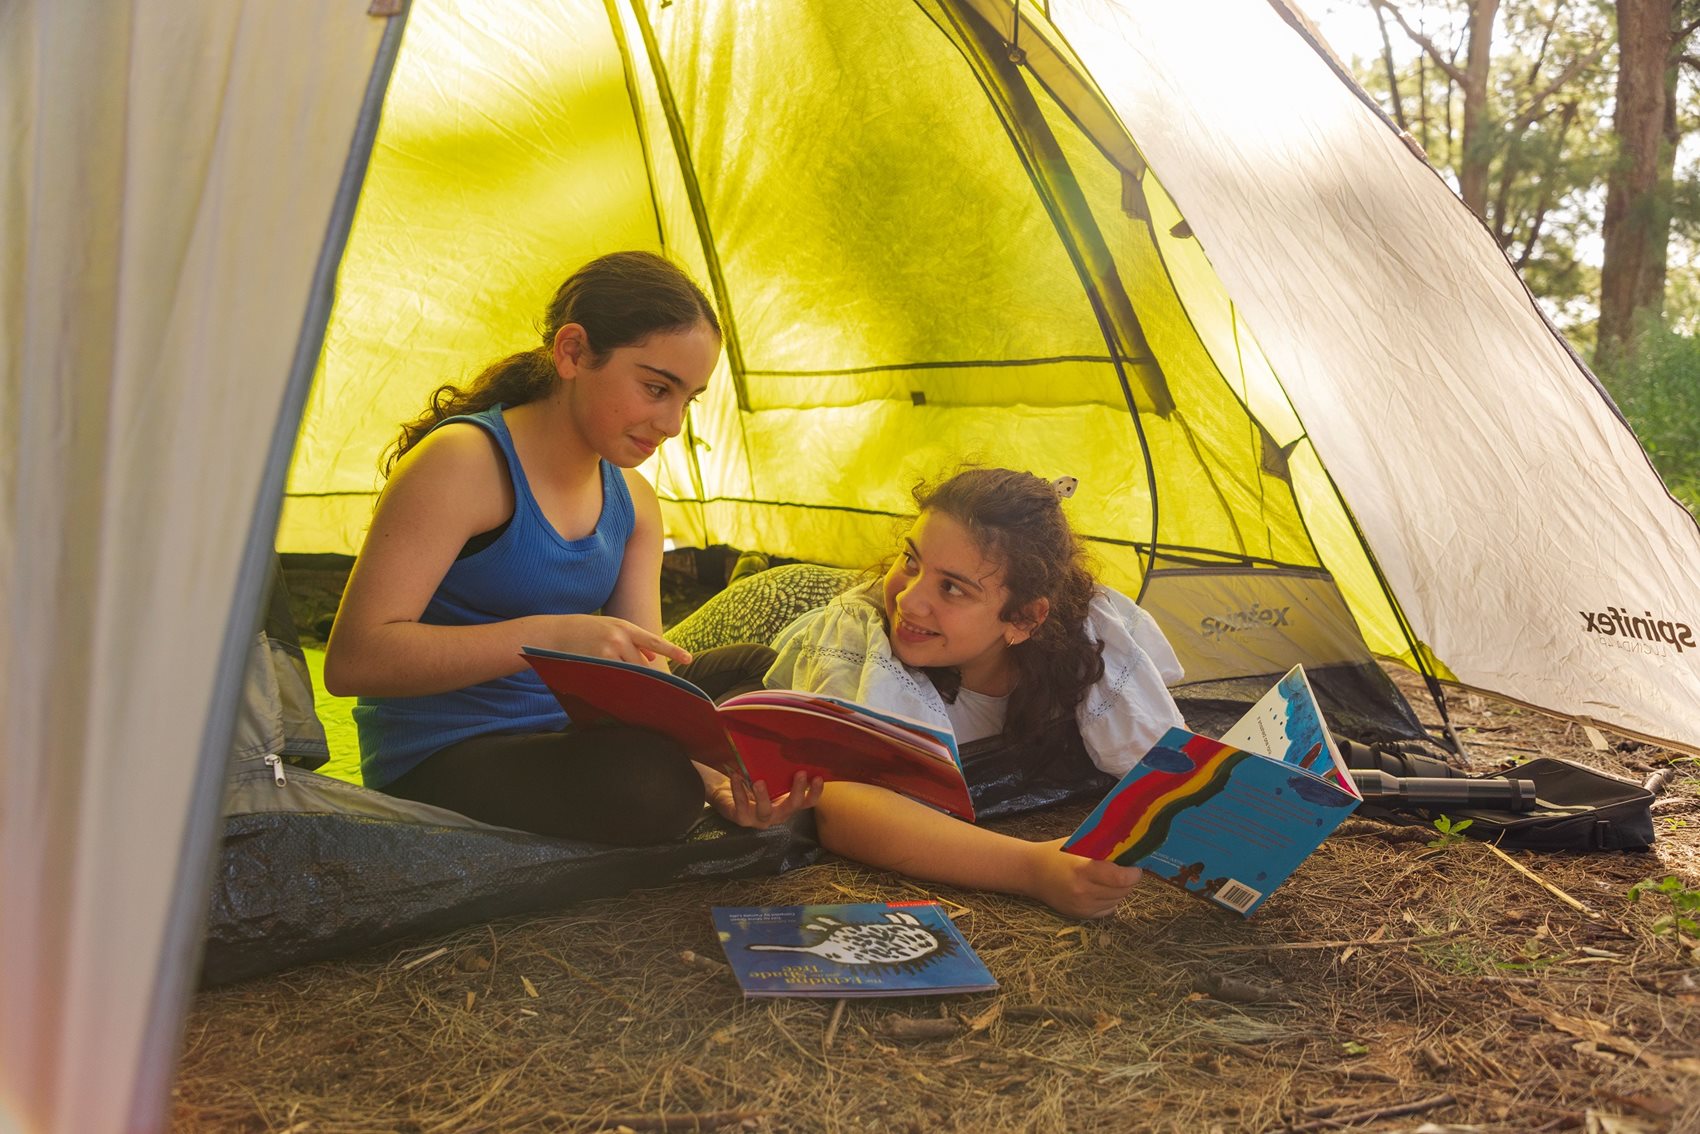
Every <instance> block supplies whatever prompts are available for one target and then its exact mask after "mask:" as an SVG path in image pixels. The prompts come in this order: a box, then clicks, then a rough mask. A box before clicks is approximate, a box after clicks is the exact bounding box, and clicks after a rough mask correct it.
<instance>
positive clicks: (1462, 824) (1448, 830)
mask: <svg viewBox="0 0 1700 1134" xmlns="http://www.w3.org/2000/svg"><path fill="white" fill-rule="evenodd" d="M1474 822H1475V820H1474V819H1464V820H1461V821H1459V822H1456V823H1454V822H1453V821H1452V820H1451V819H1449V818H1447V817H1446V816H1445V815H1442V816H1441V817H1440V818H1438V819H1436V820H1435V821H1434V829H1435V830H1436V831H1439V832H1440V838H1438V839H1430V840H1429V843H1428V845H1429V846H1431V847H1433V848H1435V849H1436V850H1446V849H1447V848H1448V847H1451V846H1454V845H1456V844H1458V843H1461V842H1463V841H1464V832H1465V831H1466V830H1467V829H1468V828H1469V827H1470V825H1471V824H1472V823H1474Z"/></svg>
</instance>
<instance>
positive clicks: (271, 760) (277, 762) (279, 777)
mask: <svg viewBox="0 0 1700 1134" xmlns="http://www.w3.org/2000/svg"><path fill="white" fill-rule="evenodd" d="M265 763H266V765H267V766H268V767H270V768H271V770H272V783H274V784H276V785H277V786H278V787H282V786H284V784H286V783H288V782H289V781H288V780H285V779H284V778H283V757H282V756H278V755H275V754H274V755H271V756H267V757H266V759H265Z"/></svg>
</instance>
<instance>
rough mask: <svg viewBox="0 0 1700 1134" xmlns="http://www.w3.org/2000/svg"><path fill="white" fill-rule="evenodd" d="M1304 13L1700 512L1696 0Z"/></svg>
mask: <svg viewBox="0 0 1700 1134" xmlns="http://www.w3.org/2000/svg"><path fill="white" fill-rule="evenodd" d="M1307 7H1308V8H1309V11H1310V14H1311V15H1312V16H1313V17H1314V19H1315V21H1316V23H1317V26H1318V28H1319V29H1320V30H1321V32H1322V34H1323V36H1324V37H1325V38H1326V39H1327V40H1328V42H1329V45H1330V46H1331V47H1332V48H1333V49H1334V51H1335V52H1336V53H1337V54H1338V56H1339V58H1340V60H1341V61H1342V62H1343V63H1344V64H1345V65H1346V66H1348V67H1349V68H1350V69H1351V71H1352V73H1353V74H1354V75H1355V76H1356V78H1357V80H1358V82H1359V83H1360V84H1362V86H1363V87H1364V88H1365V89H1366V90H1367V91H1368V92H1369V93H1370V94H1371V95H1372V96H1373V97H1374V98H1375V99H1376V101H1377V102H1379V103H1380V105H1381V107H1382V109H1383V110H1385V111H1386V112H1387V114H1388V116H1389V117H1390V118H1392V119H1393V121H1394V122H1395V123H1397V124H1398V126H1399V127H1400V129H1402V130H1404V131H1405V132H1406V134H1407V135H1409V137H1410V140H1411V142H1412V143H1413V144H1414V145H1416V146H1417V147H1419V148H1420V149H1421V150H1422V152H1423V153H1424V154H1426V155H1427V157H1428V160H1429V161H1430V162H1431V163H1432V164H1433V165H1434V167H1435V168H1436V169H1437V170H1439V171H1440V172H1441V174H1442V175H1443V176H1444V177H1446V179H1447V180H1448V181H1449V182H1450V183H1451V185H1452V187H1453V188H1454V189H1455V190H1456V191H1457V192H1458V195H1459V196H1460V197H1462V198H1463V200H1464V203H1465V204H1466V205H1468V206H1469V207H1470V208H1471V209H1472V210H1473V211H1474V212H1475V214H1476V216H1477V217H1478V218H1480V220H1481V222H1482V223H1483V224H1484V225H1485V226H1487V229H1488V231H1489V232H1491V233H1492V234H1493V236H1494V239H1496V240H1497V241H1498V242H1499V245H1500V247H1501V248H1502V249H1504V251H1505V254H1506V256H1507V258H1509V259H1510V261H1511V262H1512V264H1514V265H1515V266H1516V267H1517V270H1518V271H1519V272H1520V273H1521V274H1522V276H1523V279H1524V281H1525V282H1526V283H1527V284H1528V287H1529V289H1530V290H1531V291H1532V292H1533V293H1534V295H1535V297H1536V299H1538V300H1539V301H1540V303H1541V306H1542V307H1543V308H1544V309H1545V310H1546V312H1547V314H1548V316H1549V317H1550V318H1551V319H1552V320H1553V322H1554V323H1555V324H1557V326H1558V327H1559V329H1560V330H1561V331H1562V332H1563V333H1564V335H1565V337H1566V338H1568V339H1569V340H1570V342H1571V344H1572V345H1573V346H1574V347H1575V348H1576V350H1577V351H1578V352H1579V353H1580V354H1581V355H1582V356H1583V357H1584V358H1585V359H1586V360H1587V361H1588V362H1589V363H1590V365H1591V366H1592V368H1593V371H1594V373H1595V374H1596V375H1597V376H1598V377H1599V379H1600V380H1601V382H1602V383H1603V384H1604V385H1605V387H1606V389H1607V390H1608V391H1609V392H1610V394H1611V396H1612V398H1613V400H1615V401H1616V403H1617V405H1618V407H1619V409H1621V410H1622V412H1623V415H1624V416H1625V417H1626V418H1627V419H1628V421H1629V423H1630V425H1631V426H1632V427H1633V428H1634V430H1635V433H1636V435H1637V436H1638V437H1639V438H1640V440H1641V443H1642V445H1643V446H1645V447H1646V449H1647V452H1648V453H1649V454H1650V455H1651V457H1652V460H1653V463H1654V465H1655V466H1656V467H1657V468H1658V470H1659V473H1660V475H1661V476H1663V477H1664V480H1665V483H1666V485H1667V486H1669V488H1670V490H1671V492H1672V493H1673V494H1674V495H1675V496H1676V497H1677V498H1678V499H1680V500H1681V501H1682V502H1683V503H1684V504H1685V505H1687V507H1688V509H1689V510H1690V511H1691V512H1694V513H1695V514H1696V515H1700V34H1697V33H1700V0H1316V2H1314V3H1313V4H1312V5H1309V6H1307ZM1505 380H1506V381H1508V382H1514V381H1516V375H1509V374H1508V375H1505Z"/></svg>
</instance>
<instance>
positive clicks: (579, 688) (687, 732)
mask: <svg viewBox="0 0 1700 1134" xmlns="http://www.w3.org/2000/svg"><path fill="white" fill-rule="evenodd" d="M526 660H527V661H528V662H530V663H531V666H532V668H533V669H535V670H536V671H537V675H538V676H539V677H541V678H542V679H543V683H544V684H545V685H547V686H548V687H549V690H550V692H552V693H554V694H555V699H556V700H557V701H559V702H561V707H562V708H563V709H565V710H566V711H567V716H569V717H571V718H572V720H573V723H574V724H575V725H580V726H585V727H590V726H595V725H600V724H624V725H630V726H632V727H634V728H646V729H649V730H650V731H651V732H658V733H660V734H661V735H663V736H667V737H671V738H672V739H673V740H676V741H678V742H679V744H680V745H681V746H682V747H683V748H684V749H685V751H686V752H688V753H689V754H690V756H691V759H693V760H698V761H701V762H702V763H704V764H707V765H709V766H710V767H713V768H719V769H720V770H721V771H723V772H726V773H727V774H728V775H730V774H731V773H733V772H735V771H737V769H738V757H737V754H736V753H735V752H734V751H733V749H732V745H731V742H730V741H728V740H727V738H726V732H725V730H724V729H723V728H721V727H720V715H719V713H718V711H717V710H716V709H715V707H714V703H713V702H712V701H710V700H709V699H708V697H707V696H706V695H704V694H703V693H702V691H701V690H699V689H697V688H696V686H694V685H692V684H691V683H690V682H688V681H684V680H681V679H680V678H677V677H673V676H672V675H670V674H662V673H659V672H657V671H654V670H642V669H639V668H638V667H636V666H629V665H621V664H618V663H611V662H601V661H596V660H590V659H585V660H580V659H577V658H572V657H557V656H546V655H544V654H542V653H538V652H528V653H527V654H526Z"/></svg>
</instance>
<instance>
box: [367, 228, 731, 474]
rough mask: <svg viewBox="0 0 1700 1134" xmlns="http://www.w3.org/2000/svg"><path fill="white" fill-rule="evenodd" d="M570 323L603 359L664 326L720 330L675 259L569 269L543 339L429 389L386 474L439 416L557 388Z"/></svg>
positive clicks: (389, 455) (609, 261)
mask: <svg viewBox="0 0 1700 1134" xmlns="http://www.w3.org/2000/svg"><path fill="white" fill-rule="evenodd" d="M568 323H577V324H578V325H579V326H581V327H583V328H584V333H585V338H586V339H587V340H588V341H589V344H590V353H591V365H593V366H600V365H601V364H602V362H603V360H604V359H606V358H607V356H608V353H609V352H610V351H612V350H614V349H616V348H618V347H623V346H631V345H633V344H634V343H640V342H642V341H643V340H645V339H647V338H649V337H650V336H651V335H654V334H659V333H663V332H667V331H688V330H690V329H691V328H692V327H695V326H697V325H699V324H707V325H708V327H709V328H710V329H711V330H713V331H714V333H715V335H716V336H719V335H720V334H721V330H720V320H719V318H718V317H716V315H715V314H714V306H713V305H712V304H711V303H709V301H708V296H706V295H704V294H703V291H702V289H701V288H700V287H698V286H697V285H696V284H695V283H694V282H693V281H692V280H691V278H690V277H689V276H687V275H686V274H685V273H684V272H683V271H682V270H680V268H679V267H678V266H677V265H676V264H674V263H673V262H672V261H671V260H668V259H666V258H665V257H662V256H657V255H655V254H654V253H653V252H612V253H610V254H608V255H606V256H599V257H598V258H596V259H594V260H592V261H591V262H590V263H588V264H586V265H585V266H584V267H582V268H580V269H579V270H578V271H576V272H574V273H573V274H572V275H570V276H568V277H567V279H566V281H565V282H564V283H562V284H561V286H560V287H559V288H557V289H556V290H555V297H554V298H553V299H551V300H550V301H549V307H548V309H547V310H546V311H544V313H543V318H542V319H541V320H539V322H538V328H537V329H538V332H539V333H540V334H541V335H542V338H543V342H542V345H541V346H536V347H533V348H532V349H530V350H523V351H520V352H519V353H518V354H510V355H509V356H508V357H506V358H504V359H501V360H500V361H498V362H493V363H491V364H490V365H489V366H487V367H485V368H484V371H483V372H482V373H481V374H479V375H478V377H476V378H474V379H473V380H472V382H471V384H470V385H468V386H467V387H466V388H465V389H464V390H463V389H461V388H460V387H459V386H456V385H454V384H453V383H447V382H445V383H444V384H443V385H441V386H439V387H437V389H436V390H435V391H434V392H433V393H432V394H431V401H430V404H429V405H428V406H426V407H425V412H424V413H422V414H420V415H419V416H418V417H416V418H414V419H413V420H412V421H410V422H407V423H406V424H404V425H403V426H402V427H401V436H400V437H399V438H397V439H396V441H395V443H394V444H393V445H391V446H390V448H389V449H388V450H386V451H385V455H384V457H383V458H382V460H381V467H382V468H383V471H384V475H385V476H388V475H389V474H390V470H391V469H393V468H395V463H396V462H397V461H399V460H400V459H401V458H402V455H403V454H405V453H406V452H407V451H408V450H409V449H411V448H413V447H414V446H415V445H417V444H418V443H419V442H420V440H421V439H422V438H424V436H425V435H426V434H427V433H429V432H431V430H432V429H434V428H435V427H436V426H437V423H438V422H441V421H444V420H446V419H448V418H451V417H459V416H461V415H463V414H472V413H480V412H482V411H484V410H487V409H489V408H490V407H491V406H493V405H496V404H497V403H498V402H499V403H501V404H503V405H508V406H520V405H524V404H525V403H527V402H534V401H536V400H537V399H539V398H541V397H544V396H546V395H547V394H548V393H549V392H550V391H551V390H553V389H554V388H555V381H556V374H555V358H554V353H553V352H554V345H555V335H556V334H557V333H559V331H560V329H561V328H562V327H564V326H566V325H567V324H568Z"/></svg>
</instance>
